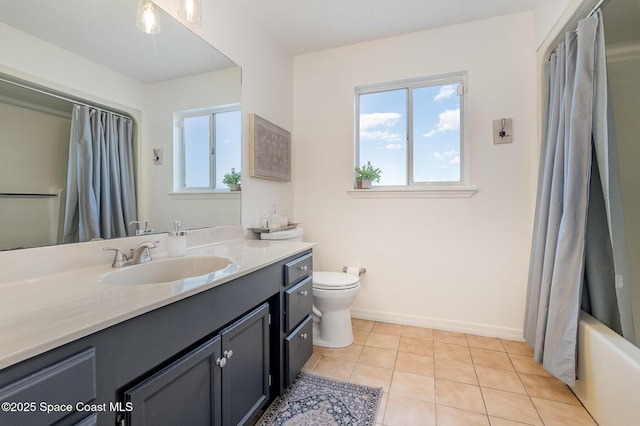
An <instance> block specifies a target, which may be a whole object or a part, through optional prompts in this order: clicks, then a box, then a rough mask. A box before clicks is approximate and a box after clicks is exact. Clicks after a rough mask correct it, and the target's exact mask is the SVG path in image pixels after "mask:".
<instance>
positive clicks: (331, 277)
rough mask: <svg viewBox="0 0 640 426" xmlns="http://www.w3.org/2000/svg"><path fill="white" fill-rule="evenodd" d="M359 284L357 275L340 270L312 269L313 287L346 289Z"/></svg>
mask: <svg viewBox="0 0 640 426" xmlns="http://www.w3.org/2000/svg"><path fill="white" fill-rule="evenodd" d="M358 285H360V282H359V279H358V277H356V276H355V275H351V274H345V273H342V272H321V271H313V288H317V289H322V290H347V289H350V288H354V287H357V286H358Z"/></svg>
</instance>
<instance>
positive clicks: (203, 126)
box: [174, 105, 242, 192]
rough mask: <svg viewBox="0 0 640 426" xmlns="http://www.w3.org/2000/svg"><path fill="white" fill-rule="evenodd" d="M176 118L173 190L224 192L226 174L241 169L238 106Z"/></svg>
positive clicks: (187, 114)
mask: <svg viewBox="0 0 640 426" xmlns="http://www.w3.org/2000/svg"><path fill="white" fill-rule="evenodd" d="M175 118H176V120H175V122H176V128H177V130H178V132H177V139H176V140H177V143H176V149H175V154H176V156H175V158H176V162H175V172H176V173H175V178H176V179H175V182H174V186H175V190H176V191H178V192H180V191H194V190H195V191H207V190H219V189H227V186H226V185H224V184H223V183H222V179H223V177H224V175H225V173H229V172H230V171H231V168H235V170H236V171H240V168H241V155H240V152H241V148H240V146H241V131H242V128H241V113H240V106H235V105H234V106H231V107H224V108H221V107H219V108H211V109H206V110H196V111H182V112H179V113H176V114H175Z"/></svg>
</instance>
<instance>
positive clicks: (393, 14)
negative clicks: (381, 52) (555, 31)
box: [203, 0, 537, 55]
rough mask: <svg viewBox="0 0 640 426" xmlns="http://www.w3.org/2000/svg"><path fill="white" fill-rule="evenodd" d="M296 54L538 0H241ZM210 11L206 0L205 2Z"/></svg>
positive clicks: (513, 9) (522, 7)
mask: <svg viewBox="0 0 640 426" xmlns="http://www.w3.org/2000/svg"><path fill="white" fill-rule="evenodd" d="M238 1H241V2H242V3H244V4H245V5H246V6H247V8H248V9H249V10H250V11H251V12H250V13H252V14H253V15H255V17H256V18H257V20H258V21H259V22H262V24H263V25H264V27H265V28H266V29H267V31H268V32H269V33H271V34H272V35H273V36H274V37H275V38H276V39H277V40H278V41H279V42H280V43H281V44H282V45H283V46H284V47H285V48H286V49H287V50H288V51H289V52H290V53H291V54H293V55H300V54H304V53H310V52H315V51H319V50H325V49H330V48H335V47H339V46H345V45H349V44H353V43H360V42H364V41H369V40H375V39H380V38H385V37H391V36H395V35H400V34H407V33H411V32H415V31H422V30H426V29H430V28H436V27H442V26H446V25H453V24H460V23H464V22H469V21H475V20H479V19H486V18H492V17H495V16H501V15H508V14H512V13H519V12H524V11H527V10H533V9H534V8H535V5H536V2H537V0H238ZM203 3H204V5H203V7H206V0H205V2H203Z"/></svg>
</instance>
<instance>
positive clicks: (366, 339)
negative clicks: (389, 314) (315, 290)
mask: <svg viewBox="0 0 640 426" xmlns="http://www.w3.org/2000/svg"><path fill="white" fill-rule="evenodd" d="M353 332H354V343H353V344H352V345H351V346H348V347H346V348H339V349H330V348H322V347H317V346H316V347H314V352H313V355H312V356H311V358H310V359H309V361H308V362H307V364H306V365H305V367H304V371H306V372H308V373H312V374H317V375H320V376H325V377H331V378H334V379H338V380H345V381H349V382H353V383H360V384H363V385H369V386H376V387H382V388H383V390H384V394H383V397H382V401H381V404H380V409H379V410H378V417H377V420H376V424H378V425H388V426H396V425H401V426H409V425H410V426H417V425H436V424H437V425H438V426H448V425H461V426H474V425H486V426H488V425H492V426H494V425H499V426H507V425H523V424H525V425H546V426H550V425H553V426H555V425H562V426H565V425H596V422H595V421H594V420H593V419H592V418H591V416H590V415H589V413H588V412H587V411H586V410H585V408H584V407H583V406H582V405H581V404H580V401H579V400H578V399H577V398H576V397H575V396H574V395H573V393H572V392H571V391H570V390H569V388H568V387H567V386H566V385H564V384H563V383H562V382H560V381H559V380H557V379H555V378H553V377H552V376H551V375H550V374H549V373H547V372H546V370H544V369H543V368H542V367H541V366H540V364H537V363H535V362H534V361H533V359H532V355H533V352H532V350H531V349H530V348H529V347H528V346H527V345H526V344H524V343H520V342H514V341H510V340H503V339H495V338H488V337H480V336H474V335H471V334H463V333H452V332H447V331H440V330H432V329H429V328H419V327H409V326H403V325H397V324H387V323H382V322H374V321H365V320H358V319H354V320H353Z"/></svg>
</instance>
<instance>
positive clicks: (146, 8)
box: [136, 0, 160, 34]
mask: <svg viewBox="0 0 640 426" xmlns="http://www.w3.org/2000/svg"><path fill="white" fill-rule="evenodd" d="M136 23H137V24H138V28H140V30H141V31H144V32H145V33H147V34H158V33H159V32H160V14H159V13H158V8H157V7H156V5H155V4H153V2H152V1H151V0H140V1H139V2H138V12H137V13H136Z"/></svg>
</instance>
